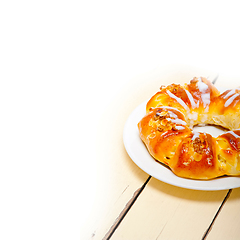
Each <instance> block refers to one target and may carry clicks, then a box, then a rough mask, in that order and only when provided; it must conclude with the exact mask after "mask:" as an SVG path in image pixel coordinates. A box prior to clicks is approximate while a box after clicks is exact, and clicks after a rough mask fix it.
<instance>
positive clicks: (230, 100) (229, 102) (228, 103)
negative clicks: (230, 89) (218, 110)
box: [224, 93, 239, 107]
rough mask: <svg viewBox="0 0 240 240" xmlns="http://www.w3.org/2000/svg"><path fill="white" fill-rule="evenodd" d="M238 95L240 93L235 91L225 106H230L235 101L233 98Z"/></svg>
mask: <svg viewBox="0 0 240 240" xmlns="http://www.w3.org/2000/svg"><path fill="white" fill-rule="evenodd" d="M237 96H239V94H238V93H235V94H234V95H233V96H231V97H230V98H229V99H228V100H227V101H226V102H225V104H224V107H228V106H229V105H230V104H231V103H232V102H233V100H234V99H235V98H236V97H237Z"/></svg>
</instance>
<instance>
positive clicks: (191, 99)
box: [184, 89, 197, 108]
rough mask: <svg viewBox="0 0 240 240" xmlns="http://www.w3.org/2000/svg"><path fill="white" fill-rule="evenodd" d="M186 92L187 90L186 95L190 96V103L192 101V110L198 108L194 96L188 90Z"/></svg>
mask: <svg viewBox="0 0 240 240" xmlns="http://www.w3.org/2000/svg"><path fill="white" fill-rule="evenodd" d="M184 90H185V92H186V94H187V96H188V99H189V101H190V103H191V105H192V108H196V107H197V104H196V103H195V102H194V99H193V96H192V94H191V93H190V92H189V91H188V90H186V89H184Z"/></svg>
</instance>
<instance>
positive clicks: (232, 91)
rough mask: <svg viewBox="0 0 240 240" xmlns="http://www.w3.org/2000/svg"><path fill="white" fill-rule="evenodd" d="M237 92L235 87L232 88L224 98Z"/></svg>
mask: <svg viewBox="0 0 240 240" xmlns="http://www.w3.org/2000/svg"><path fill="white" fill-rule="evenodd" d="M234 93H235V89H232V90H231V91H230V92H228V93H227V94H226V95H225V96H224V97H223V98H224V99H226V98H228V97H230V96H232V95H233V94H234Z"/></svg>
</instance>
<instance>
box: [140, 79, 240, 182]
mask: <svg viewBox="0 0 240 240" xmlns="http://www.w3.org/2000/svg"><path fill="white" fill-rule="evenodd" d="M205 124H211V125H217V126H221V127H223V128H226V129H227V130H228V131H227V132H226V133H224V134H222V135H220V136H218V137H217V138H215V137H213V136H211V135H210V134H208V133H204V132H196V131H194V130H193V127H194V126H196V125H205ZM238 128H240V88H237V89H232V90H227V91H225V92H224V93H222V94H220V92H219V91H218V89H217V88H216V87H215V86H214V85H213V84H212V83H211V82H210V81H208V80H207V79H206V78H203V77H200V78H196V77H195V78H193V79H192V80H191V81H190V83H189V84H185V85H184V86H181V85H179V84H171V85H169V86H167V87H165V86H162V87H161V88H160V91H159V92H157V93H156V94H155V95H154V96H153V97H152V98H151V99H150V100H149V101H148V103H147V105H146V115H145V116H144V117H143V118H142V120H141V121H140V122H139V123H138V129H139V133H140V137H141V139H142V141H143V142H144V143H145V145H146V147H147V149H148V151H149V153H150V154H151V155H152V156H153V157H154V158H155V159H156V160H157V161H158V162H160V163H163V164H165V165H166V166H168V167H170V169H171V170H172V171H173V172H174V173H175V174H176V175H177V176H180V177H184V178H191V179H213V178H216V177H219V176H223V175H229V176H240V130H237V129H238Z"/></svg>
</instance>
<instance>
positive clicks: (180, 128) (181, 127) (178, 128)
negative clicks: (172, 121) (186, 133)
mask: <svg viewBox="0 0 240 240" xmlns="http://www.w3.org/2000/svg"><path fill="white" fill-rule="evenodd" d="M175 128H176V129H177V130H183V129H185V128H184V127H183V126H175Z"/></svg>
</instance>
